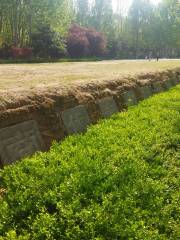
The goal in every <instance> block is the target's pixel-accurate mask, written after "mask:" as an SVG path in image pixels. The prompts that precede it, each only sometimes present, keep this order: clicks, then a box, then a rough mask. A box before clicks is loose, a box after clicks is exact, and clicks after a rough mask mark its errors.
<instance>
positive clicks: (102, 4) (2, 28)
mask: <svg viewBox="0 0 180 240" xmlns="http://www.w3.org/2000/svg"><path fill="white" fill-rule="evenodd" d="M116 1H117V2H116V3H117V4H116V9H115V7H113V4H112V1H111V0H93V1H92V0H6V1H4V0H0V48H4V47H7V46H11V47H12V46H13V47H20V48H23V47H33V48H35V49H37V48H38V47H37V46H38V44H37V46H35V45H36V43H37V42H38V41H37V37H38V36H39V37H40V39H42V37H43V34H44V33H43V31H44V30H45V29H46V31H47V30H48V29H49V35H48V37H50V36H51V37H52V39H51V41H50V42H51V45H53V44H55V48H56V47H58V48H59V49H60V52H61V53H64V54H65V53H66V52H67V51H66V49H67V46H66V43H67V42H68V39H67V38H68V35H69V29H71V27H72V25H74V24H77V25H80V26H81V27H85V28H89V29H91V30H92V29H94V30H96V31H97V32H99V33H100V34H103V35H104V36H105V38H106V39H107V51H106V52H107V55H108V56H109V57H113V58H142V57H143V58H144V57H145V56H147V55H148V54H149V53H150V52H151V53H152V55H156V54H157V53H158V54H159V55H161V56H162V57H179V56H180V3H179V1H178V0H162V1H161V2H160V3H159V4H158V5H153V4H152V3H151V1H149V0H133V1H132V4H131V6H130V9H129V10H128V11H127V9H126V4H125V0H116ZM40 29H41V30H42V29H44V30H42V32H41V31H40ZM48 37H47V38H48ZM34 39H36V41H35V42H34ZM81 40H82V39H81ZM57 41H59V42H58V43H57ZM55 48H54V49H55ZM36 51H37V50H36Z"/></svg>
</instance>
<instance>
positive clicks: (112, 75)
mask: <svg viewBox="0 0 180 240" xmlns="http://www.w3.org/2000/svg"><path fill="white" fill-rule="evenodd" d="M176 67H180V60H160V61H159V62H156V61H154V60H153V61H151V62H149V61H143V60H139V61H133V60H132V61H130V60H129V61H128V60H127V61H125V60H124V61H123V60H122V61H118V60H117V61H101V62H74V63H73V62H71V63H70V62H67V63H41V64H1V65H0V91H8V90H9V89H11V90H13V91H17V90H22V91H23V90H25V91H26V90H34V89H36V88H38V89H39V88H48V87H56V86H59V85H71V84H74V83H79V82H88V81H103V80H116V79H121V78H123V77H129V76H132V75H135V74H141V73H150V72H156V71H163V70H167V69H172V68H176Z"/></svg>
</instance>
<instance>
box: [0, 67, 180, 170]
mask: <svg viewBox="0 0 180 240" xmlns="http://www.w3.org/2000/svg"><path fill="white" fill-rule="evenodd" d="M178 83H180V70H177V69H176V70H173V71H166V72H163V73H161V74H160V73H159V74H149V75H146V76H145V75H141V76H139V77H137V78H134V79H131V81H124V82H123V81H122V80H121V81H107V82H105V83H104V84H96V83H89V84H85V85H83V86H81V87H77V88H72V89H69V90H68V91H66V92H63V93H61V94H60V93H57V92H53V91H51V92H50V93H49V94H47V93H46V95H45V96H43V95H42V96H32V98H31V99H28V100H27V99H24V100H23V99H22V100H21V101H20V102H17V101H14V102H13V103H12V102H11V103H7V104H6V106H3V107H1V109H0V165H1V167H2V166H4V165H7V164H11V163H14V162H15V161H17V160H19V159H21V158H23V157H25V156H28V155H32V154H33V153H34V152H36V151H46V150H48V149H49V147H50V146H51V143H52V141H53V140H57V141H61V140H62V139H64V138H65V137H66V136H67V135H70V134H76V133H81V132H84V131H85V130H86V128H87V127H88V125H90V124H95V123H97V122H98V120H99V119H101V118H107V117H110V116H111V115H112V114H114V113H117V112H120V111H122V110H123V109H125V108H127V107H128V106H131V105H134V104H137V103H138V102H139V101H141V100H143V99H145V98H148V97H150V96H151V95H153V94H155V93H159V92H162V91H165V90H168V89H169V88H171V87H173V86H175V85H177V84H178Z"/></svg>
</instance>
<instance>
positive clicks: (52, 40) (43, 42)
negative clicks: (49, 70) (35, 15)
mask: <svg viewBox="0 0 180 240" xmlns="http://www.w3.org/2000/svg"><path fill="white" fill-rule="evenodd" d="M31 45H32V48H33V52H34V55H35V56H36V57H40V58H48V57H50V58H59V57H62V56H64V55H65V54H66V45H65V42H64V40H63V39H62V38H61V37H60V36H59V34H58V33H56V32H54V31H53V30H51V28H50V26H48V25H41V26H39V28H38V30H37V32H35V33H33V34H32V35H31Z"/></svg>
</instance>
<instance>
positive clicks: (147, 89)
mask: <svg viewBox="0 0 180 240" xmlns="http://www.w3.org/2000/svg"><path fill="white" fill-rule="evenodd" d="M140 89H141V95H142V96H143V99H145V98H148V97H150V96H151V95H152V89H151V87H150V86H144V87H141V88H140Z"/></svg>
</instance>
